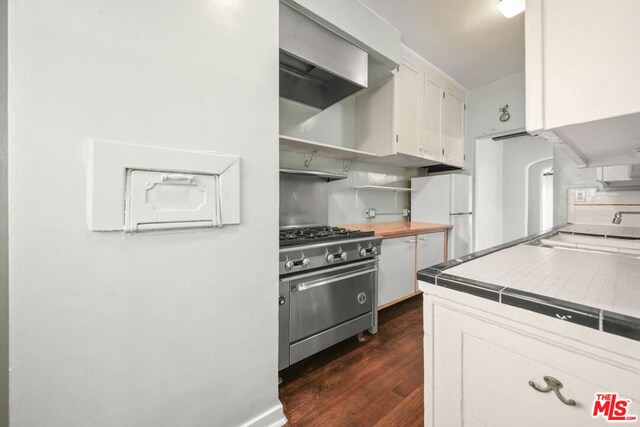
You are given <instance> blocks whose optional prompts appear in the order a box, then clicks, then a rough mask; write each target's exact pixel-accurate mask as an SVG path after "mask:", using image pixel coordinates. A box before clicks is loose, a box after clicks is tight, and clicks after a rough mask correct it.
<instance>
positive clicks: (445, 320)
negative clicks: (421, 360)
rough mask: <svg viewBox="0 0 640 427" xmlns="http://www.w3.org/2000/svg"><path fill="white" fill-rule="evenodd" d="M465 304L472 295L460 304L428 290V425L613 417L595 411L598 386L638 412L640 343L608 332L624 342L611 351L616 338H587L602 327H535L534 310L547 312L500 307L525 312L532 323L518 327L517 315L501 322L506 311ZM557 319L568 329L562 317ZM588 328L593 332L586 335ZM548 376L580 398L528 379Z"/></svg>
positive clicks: (561, 422) (502, 426)
mask: <svg viewBox="0 0 640 427" xmlns="http://www.w3.org/2000/svg"><path fill="white" fill-rule="evenodd" d="M441 302H443V303H444V304H441ZM483 303H484V304H486V302H485V301H484V300H483ZM493 304H494V305H498V304H496V303H493ZM465 307H468V301H466V302H465V305H457V304H455V303H452V302H450V301H447V300H442V299H439V298H437V297H433V296H432V295H428V296H427V297H426V298H425V310H426V312H425V319H426V318H427V316H430V317H429V318H430V319H431V321H432V322H429V323H427V322H425V362H426V364H425V377H426V382H425V397H426V399H425V406H426V408H425V413H426V414H428V415H427V417H426V425H427V426H433V427H442V426H446V427H454V426H463V425H464V426H465V427H476V426H478V427H479V426H491V427H513V426H519V427H529V426H531V427H533V426H563V427H572V426H575V427H582V426H598V425H610V424H609V423H608V422H607V421H606V420H605V419H604V418H603V417H602V416H600V417H597V418H594V417H593V416H592V411H593V403H594V397H595V394H596V393H602V392H615V393H618V394H619V395H620V399H622V398H624V399H632V403H631V405H630V407H629V414H628V415H639V416H640V362H639V360H638V359H639V358H640V354H637V350H638V343H636V342H633V341H631V340H626V339H623V338H619V337H615V336H614V337H613V338H612V337H606V339H608V340H609V341H611V340H615V339H618V340H620V343H621V344H622V345H621V346H620V347H619V348H616V349H615V350H616V351H613V350H612V351H611V352H609V351H608V350H609V349H610V348H611V347H610V346H611V344H610V343H605V344H603V345H600V346H594V347H593V348H590V347H589V345H591V344H594V345H595V343H596V342H595V341H593V336H590V337H591V339H589V338H586V337H587V336H588V334H604V333H603V332H599V331H595V330H590V329H588V328H584V327H582V326H577V325H568V327H573V328H579V329H576V331H577V332H579V333H578V334H577V336H576V335H573V334H572V335H573V336H566V337H564V336H558V335H552V334H549V333H548V332H546V331H542V330H540V334H537V333H536V330H535V329H533V328H532V327H530V326H529V325H537V324H538V322H536V321H533V322H532V321H531V320H532V319H534V318H535V316H540V317H544V316H541V315H538V314H535V313H530V312H526V311H524V310H520V309H513V308H511V307H510V308H509V310H511V311H507V312H503V313H500V314H501V315H504V314H505V313H507V314H511V315H512V316H511V317H512V318H513V317H515V316H513V315H518V312H517V311H513V310H520V311H522V312H523V313H525V317H524V318H523V321H524V322H525V323H527V324H528V325H527V326H526V327H525V326H523V328H522V329H520V328H519V327H518V323H515V322H510V321H509V320H506V319H505V320H504V322H503V321H502V320H501V319H503V317H502V316H491V315H489V314H487V316H486V317H485V316H483V315H478V314H479V313H478V312H477V311H475V310H474V311H472V312H469V313H465V310H466V308H465ZM532 315H533V316H534V317H531V316H532ZM551 320H552V321H555V320H553V319H551ZM548 321H549V320H548V319H544V320H543V321H542V322H545V324H546V323H547V322H548ZM555 322H556V323H557V324H558V325H559V326H560V327H565V332H566V328H567V325H566V324H565V323H564V322H558V321H555ZM561 329H562V328H561ZM580 329H585V331H581V330H580ZM582 332H584V333H585V334H587V335H584V336H581V333H582ZM596 336H597V335H596ZM625 341H628V343H625ZM625 353H628V354H627V356H624V355H625ZM629 356H630V357H629ZM545 376H547V377H553V378H555V379H557V380H558V381H560V382H561V383H562V385H563V387H562V388H561V389H559V392H560V394H561V395H562V397H563V398H564V399H566V400H567V401H569V400H570V399H571V400H573V401H575V405H573V406H572V405H567V404H565V403H563V402H562V401H561V399H560V398H559V397H558V396H557V395H556V394H555V393H554V392H553V391H550V392H547V393H543V392H539V391H536V390H535V389H534V388H533V387H532V386H531V385H530V384H529V382H530V381H533V382H534V383H535V384H536V385H537V386H538V387H540V388H546V387H547V383H545V380H544V377H545Z"/></svg>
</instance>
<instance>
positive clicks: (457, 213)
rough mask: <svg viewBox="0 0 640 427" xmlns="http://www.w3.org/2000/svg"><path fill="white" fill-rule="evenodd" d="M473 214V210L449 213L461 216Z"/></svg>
mask: <svg viewBox="0 0 640 427" xmlns="http://www.w3.org/2000/svg"><path fill="white" fill-rule="evenodd" d="M472 214H473V212H456V213H452V214H449V215H451V216H460V215H472Z"/></svg>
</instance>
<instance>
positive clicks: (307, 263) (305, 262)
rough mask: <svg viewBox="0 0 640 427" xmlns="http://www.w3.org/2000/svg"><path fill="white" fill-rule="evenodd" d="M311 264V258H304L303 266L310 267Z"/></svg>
mask: <svg viewBox="0 0 640 427" xmlns="http://www.w3.org/2000/svg"><path fill="white" fill-rule="evenodd" d="M310 265H311V260H310V259H309V258H305V259H303V260H302V266H303V267H309V266H310Z"/></svg>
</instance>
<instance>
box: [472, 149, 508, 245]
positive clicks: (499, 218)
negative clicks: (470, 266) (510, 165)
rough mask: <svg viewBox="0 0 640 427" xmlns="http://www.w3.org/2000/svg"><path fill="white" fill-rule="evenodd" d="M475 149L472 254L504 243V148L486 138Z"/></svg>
mask: <svg viewBox="0 0 640 427" xmlns="http://www.w3.org/2000/svg"><path fill="white" fill-rule="evenodd" d="M474 145H475V144H474ZM477 148H478V151H477V156H476V167H475V168H474V170H475V178H474V185H475V190H474V200H475V207H474V209H473V214H474V215H473V216H474V234H475V237H474V251H480V250H483V249H486V248H490V247H492V246H496V245H499V244H501V243H503V242H504V239H503V226H502V224H503V211H504V206H503V203H504V200H503V181H504V179H503V171H504V168H503V167H502V164H503V162H502V156H503V144H502V143H499V142H498V143H496V142H495V141H492V140H491V138H487V139H482V140H478V142H477Z"/></svg>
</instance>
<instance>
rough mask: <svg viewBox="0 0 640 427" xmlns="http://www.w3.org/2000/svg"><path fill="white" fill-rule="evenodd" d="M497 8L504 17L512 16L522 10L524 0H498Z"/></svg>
mask: <svg viewBox="0 0 640 427" xmlns="http://www.w3.org/2000/svg"><path fill="white" fill-rule="evenodd" d="M498 9H499V10H500V12H502V14H503V15H504V17H505V18H513V17H514V16H516V15H517V14H519V13H522V12H524V9H525V0H500V3H499V4H498Z"/></svg>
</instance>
